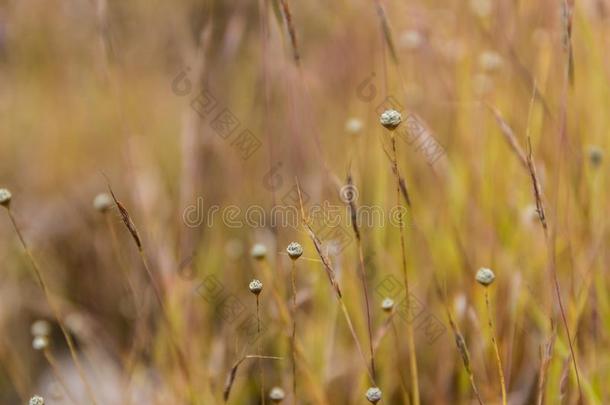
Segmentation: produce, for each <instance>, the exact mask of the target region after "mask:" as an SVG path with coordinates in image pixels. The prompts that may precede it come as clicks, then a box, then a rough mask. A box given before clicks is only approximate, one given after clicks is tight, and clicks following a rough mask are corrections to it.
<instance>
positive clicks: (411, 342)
mask: <svg viewBox="0 0 610 405" xmlns="http://www.w3.org/2000/svg"><path fill="white" fill-rule="evenodd" d="M390 137H391V141H392V167H393V169H392V171H393V172H394V174H395V177H396V205H397V206H400V196H401V181H400V179H401V177H400V169H399V168H398V160H397V152H396V137H395V135H394V132H393V131H390ZM398 229H399V231H400V251H401V257H402V261H401V264H402V274H403V282H404V286H405V294H406V296H407V299H406V300H405V301H406V305H407V308H406V309H407V314H410V313H411V303H410V299H409V297H410V289H409V277H408V272H407V253H406V248H405V234H404V224H403V220H402V215H399V217H398ZM407 349H408V351H409V369H410V373H411V385H412V386H413V387H412V389H413V405H419V403H420V399H419V381H418V374H417V358H416V353H415V338H414V336H413V325H412V323H411V322H407Z"/></svg>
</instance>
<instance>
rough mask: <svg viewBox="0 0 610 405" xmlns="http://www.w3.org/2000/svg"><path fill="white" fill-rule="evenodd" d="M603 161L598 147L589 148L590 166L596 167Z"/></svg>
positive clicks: (602, 153)
mask: <svg viewBox="0 0 610 405" xmlns="http://www.w3.org/2000/svg"><path fill="white" fill-rule="evenodd" d="M603 160H604V152H603V151H602V150H601V148H599V147H598V146H590V147H589V162H590V163H591V166H593V167H598V166H599V165H601V164H602V161H603Z"/></svg>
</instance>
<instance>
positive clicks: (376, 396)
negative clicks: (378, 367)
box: [366, 387, 381, 404]
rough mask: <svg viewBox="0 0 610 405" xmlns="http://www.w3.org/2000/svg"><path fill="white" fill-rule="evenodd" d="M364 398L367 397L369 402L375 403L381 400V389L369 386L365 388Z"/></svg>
mask: <svg viewBox="0 0 610 405" xmlns="http://www.w3.org/2000/svg"><path fill="white" fill-rule="evenodd" d="M366 399H368V400H369V402H370V403H372V404H376V403H377V402H379V401H381V390H380V389H379V388H377V387H371V388H369V389H368V390H366Z"/></svg>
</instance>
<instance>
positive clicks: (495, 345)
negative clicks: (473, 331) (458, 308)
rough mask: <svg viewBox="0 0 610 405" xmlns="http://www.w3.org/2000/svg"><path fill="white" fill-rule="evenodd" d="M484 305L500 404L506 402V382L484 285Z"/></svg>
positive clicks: (504, 404)
mask: <svg viewBox="0 0 610 405" xmlns="http://www.w3.org/2000/svg"><path fill="white" fill-rule="evenodd" d="M485 307H486V308H487V322H488V325H489V332H490V334H491V343H492V345H493V347H494V352H495V355H496V364H497V366H498V374H499V376H500V387H501V390H502V404H503V405H506V404H507V399H506V382H505V381H504V371H503V369H502V360H501V358H500V349H499V348H498V342H497V341H496V331H495V328H494V323H493V315H492V312H491V305H489V292H488V291H487V287H485Z"/></svg>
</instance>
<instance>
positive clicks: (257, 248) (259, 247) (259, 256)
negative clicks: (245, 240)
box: [250, 243, 267, 260]
mask: <svg viewBox="0 0 610 405" xmlns="http://www.w3.org/2000/svg"><path fill="white" fill-rule="evenodd" d="M250 255H252V257H253V258H254V259H256V260H263V259H264V258H265V257H266V256H267V248H266V247H265V245H263V244H262V243H257V244H256V245H254V246H252V250H251V251H250Z"/></svg>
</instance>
